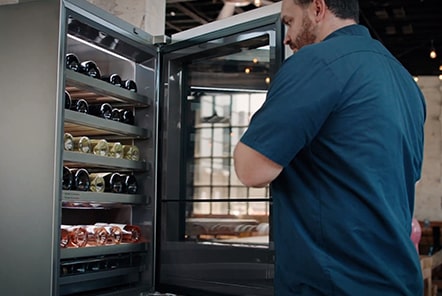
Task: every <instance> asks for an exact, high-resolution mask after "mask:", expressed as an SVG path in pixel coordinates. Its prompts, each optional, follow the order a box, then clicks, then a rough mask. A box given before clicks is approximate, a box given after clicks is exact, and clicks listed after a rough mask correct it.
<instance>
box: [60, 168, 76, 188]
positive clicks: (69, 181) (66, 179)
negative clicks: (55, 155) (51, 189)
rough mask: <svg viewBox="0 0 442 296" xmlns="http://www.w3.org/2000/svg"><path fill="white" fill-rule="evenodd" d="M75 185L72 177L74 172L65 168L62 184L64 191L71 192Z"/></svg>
mask: <svg viewBox="0 0 442 296" xmlns="http://www.w3.org/2000/svg"><path fill="white" fill-rule="evenodd" d="M73 184H74V175H72V172H71V170H70V169H69V168H68V167H66V166H64V167H63V182H62V187H63V190H71V189H72V185H73Z"/></svg>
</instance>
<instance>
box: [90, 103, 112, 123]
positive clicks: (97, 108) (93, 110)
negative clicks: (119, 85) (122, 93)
mask: <svg viewBox="0 0 442 296" xmlns="http://www.w3.org/2000/svg"><path fill="white" fill-rule="evenodd" d="M89 114H92V115H95V116H98V117H102V118H105V119H111V116H112V105H111V104H109V103H103V104H99V105H90V106H89Z"/></svg>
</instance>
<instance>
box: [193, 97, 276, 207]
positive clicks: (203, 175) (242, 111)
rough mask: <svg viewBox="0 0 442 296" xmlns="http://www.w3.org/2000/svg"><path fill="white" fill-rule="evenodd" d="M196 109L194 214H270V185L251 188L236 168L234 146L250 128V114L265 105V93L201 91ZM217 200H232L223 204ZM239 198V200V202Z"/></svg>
mask: <svg viewBox="0 0 442 296" xmlns="http://www.w3.org/2000/svg"><path fill="white" fill-rule="evenodd" d="M198 99H199V100H200V109H199V110H198V112H195V114H196V115H195V116H196V118H195V123H196V124H195V153H194V157H195V163H194V171H193V172H194V177H193V180H194V196H193V198H194V199H197V200H201V201H205V200H207V202H199V203H196V204H195V207H194V214H195V215H226V216H231V215H233V216H259V215H263V216H267V215H268V214H269V208H268V203H267V202H262V201H256V202H253V201H251V202H248V201H246V200H247V199H252V200H255V199H257V198H266V197H268V196H269V192H268V188H248V187H245V186H244V185H242V184H241V182H240V181H239V180H238V178H237V176H236V174H235V170H234V167H233V149H234V148H235V145H236V144H237V143H238V141H239V139H240V137H241V135H242V134H243V133H244V131H245V130H246V129H247V126H248V123H249V120H250V117H251V116H252V115H253V113H254V112H255V111H256V110H257V109H258V108H259V107H260V106H261V105H262V103H263V102H264V100H265V93H231V94H226V93H222V94H217V93H202V94H201V95H200V96H199V97H198ZM216 200H223V201H225V200H229V202H223V203H220V204H217V203H213V202H214V201H216ZM236 200H239V201H236Z"/></svg>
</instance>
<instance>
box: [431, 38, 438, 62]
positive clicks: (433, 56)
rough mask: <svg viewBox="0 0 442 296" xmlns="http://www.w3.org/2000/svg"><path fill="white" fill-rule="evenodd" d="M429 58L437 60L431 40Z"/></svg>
mask: <svg viewBox="0 0 442 296" xmlns="http://www.w3.org/2000/svg"><path fill="white" fill-rule="evenodd" d="M430 58H432V59H435V58H437V53H436V49H435V48H434V43H433V40H431V48H430Z"/></svg>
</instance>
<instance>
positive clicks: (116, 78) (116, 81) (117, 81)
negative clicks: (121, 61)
mask: <svg viewBox="0 0 442 296" xmlns="http://www.w3.org/2000/svg"><path fill="white" fill-rule="evenodd" d="M101 79H102V80H104V81H106V82H109V83H111V84H113V85H115V86H120V87H121V86H122V85H123V81H122V80H121V77H120V75H118V74H111V75H109V76H103V77H102V78H101Z"/></svg>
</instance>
